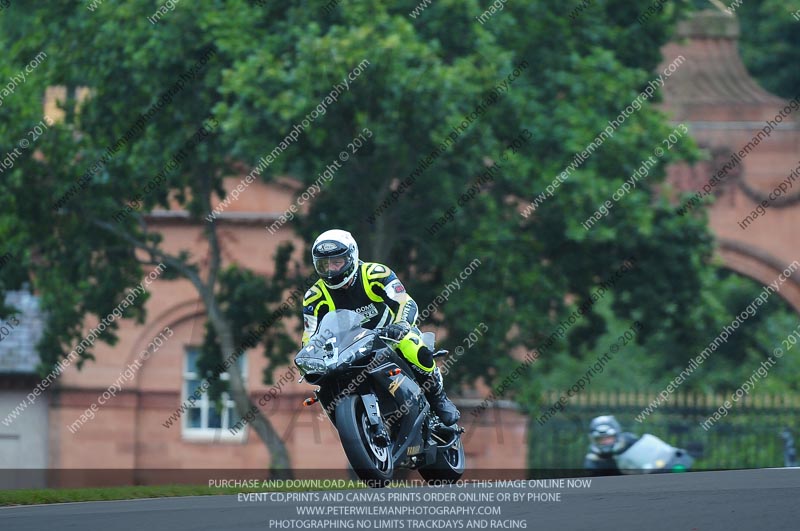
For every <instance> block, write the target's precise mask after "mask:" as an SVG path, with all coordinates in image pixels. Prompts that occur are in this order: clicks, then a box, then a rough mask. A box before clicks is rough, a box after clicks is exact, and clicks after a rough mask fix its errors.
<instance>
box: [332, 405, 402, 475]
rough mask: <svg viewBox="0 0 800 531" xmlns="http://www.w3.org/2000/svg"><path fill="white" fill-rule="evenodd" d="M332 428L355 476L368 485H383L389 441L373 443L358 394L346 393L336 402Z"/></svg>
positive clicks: (389, 468) (390, 470)
mask: <svg viewBox="0 0 800 531" xmlns="http://www.w3.org/2000/svg"><path fill="white" fill-rule="evenodd" d="M335 418H336V429H337V431H338V432H339V438H340V439H341V441H342V448H343V449H344V453H345V455H346V456H347V460H348V461H350V466H352V467H353V470H354V471H355V473H356V475H357V476H358V477H359V479H361V480H362V481H363V482H364V483H366V484H367V485H368V486H370V487H377V488H381V487H385V486H386V485H388V484H389V482H390V481H391V480H392V476H393V474H394V462H393V461H392V452H391V444H390V445H389V446H387V447H385V448H381V447H378V446H376V445H375V443H374V442H373V441H372V436H371V434H370V429H369V427H370V424H369V417H368V416H367V412H366V410H365V409H364V403H363V402H362V401H361V397H359V396H354V395H350V396H348V397H346V398H345V399H344V400H342V401H341V402H339V404H337V405H336V415H335Z"/></svg>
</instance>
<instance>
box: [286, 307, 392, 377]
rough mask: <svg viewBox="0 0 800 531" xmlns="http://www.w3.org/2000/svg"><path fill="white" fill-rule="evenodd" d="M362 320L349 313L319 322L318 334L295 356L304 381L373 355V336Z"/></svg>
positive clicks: (337, 312)
mask: <svg viewBox="0 0 800 531" xmlns="http://www.w3.org/2000/svg"><path fill="white" fill-rule="evenodd" d="M362 323H363V318H362V317H361V315H359V314H358V313H356V312H354V311H352V310H335V311H333V312H329V313H328V314H326V315H325V317H323V318H322V321H321V322H320V325H319V331H318V332H317V333H316V334H315V335H314V336H313V337H312V338H311V341H309V343H308V345H306V346H305V347H303V348H302V349H301V350H300V352H298V353H297V355H296V356H295V364H296V365H297V367H298V368H299V369H300V374H302V375H303V376H305V377H306V379H307V380H309V381H310V380H311V379H314V380H318V379H319V378H321V377H322V376H324V375H326V374H328V373H330V372H332V371H335V370H338V369H341V368H344V367H346V366H349V365H350V364H352V363H353V362H354V361H357V360H358V359H360V358H361V357H363V356H364V355H365V354H367V353H369V352H371V351H372V347H373V343H374V340H375V337H376V335H377V334H376V332H375V331H373V330H368V329H366V328H363V327H362V326H361V325H362Z"/></svg>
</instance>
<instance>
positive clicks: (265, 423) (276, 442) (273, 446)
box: [203, 293, 294, 479]
mask: <svg viewBox="0 0 800 531" xmlns="http://www.w3.org/2000/svg"><path fill="white" fill-rule="evenodd" d="M203 298H204V299H205V303H206V312H207V313H208V318H209V320H210V321H211V324H212V326H213V327H214V331H215V332H216V333H217V337H218V338H219V341H220V346H221V347H222V352H223V358H224V357H225V356H230V355H231V354H233V353H234V352H236V348H237V347H236V345H235V344H234V341H233V333H232V332H231V328H230V324H229V323H228V322H227V320H226V319H225V318H224V317H223V316H222V312H221V311H220V309H219V307H218V306H217V302H216V298H215V296H214V295H213V294H211V293H204V294H203ZM227 370H228V374H229V375H230V391H231V395H232V396H233V401H234V403H235V404H236V411H237V413H238V414H239V416H240V417H244V415H245V414H246V413H247V412H248V411H251V409H253V410H255V418H254V419H253V420H252V421H251V422H250V426H251V427H252V428H253V431H255V432H256V433H257V434H258V437H259V438H260V439H261V440H262V441H263V442H264V444H265V445H266V446H267V449H268V450H269V453H270V465H269V470H270V477H271V478H273V479H290V478H292V477H294V474H293V472H292V468H291V461H290V459H289V452H288V451H287V450H286V445H285V444H284V443H283V441H282V440H281V438H280V436H279V435H278V432H276V431H275V428H274V427H273V426H272V424H271V423H270V422H269V420H267V418H266V417H265V416H264V414H263V413H262V412H261V410H260V409H258V408H254V407H253V403H252V402H251V401H250V397H248V396H247V389H246V387H245V384H244V380H243V379H242V373H241V371H239V365H238V364H237V363H234V364H232V365H231V366H230V367H229V368H228V369H227Z"/></svg>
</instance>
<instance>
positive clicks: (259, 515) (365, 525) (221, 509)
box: [0, 469, 800, 531]
mask: <svg viewBox="0 0 800 531" xmlns="http://www.w3.org/2000/svg"><path fill="white" fill-rule="evenodd" d="M581 481H585V480H581ZM573 486H574V484H573ZM501 492H505V493H510V494H513V493H516V494H517V497H518V498H519V497H526V498H527V497H528V495H533V494H539V496H538V497H537V496H532V498H533V499H534V500H536V501H525V502H519V501H517V502H513V501H511V502H509V501H497V497H498V496H500V494H499V493H501ZM557 492H560V495H559V498H560V499H559V500H558V501H552V500H550V501H547V500H546V498H551V499H552V498H554V497H555V494H556V493H557ZM365 493H367V495H369V496H373V497H374V498H376V500H378V501H380V500H383V502H372V503H371V502H369V501H360V502H357V501H350V502H346V501H344V500H341V501H339V502H331V501H321V500H319V501H317V502H304V503H299V502H297V501H291V502H290V501H283V502H280V501H269V499H268V498H269V495H262V497H265V498H267V499H266V500H264V499H261V500H255V499H251V500H250V501H244V500H243V499H238V497H237V496H199V497H188V498H165V499H150V500H129V501H119V502H116V501H111V502H88V503H67V504H56V505H37V506H21V507H6V508H0V529H2V530H3V531H6V530H8V531H11V530H13V531H44V530H51V529H52V530H67V529H68V530H72V529H74V530H80V531H128V530H130V531H134V530H135V531H142V530H144V531H156V530H171V531H184V530H185V531H189V530H191V531H203V530H209V531H211V530H214V531H219V530H236V531H249V530H256V529H258V530H264V529H378V528H382V529H469V528H482V529H485V528H489V529H493V528H494V529H504V528H506V529H509V528H517V529H536V530H543V531H567V530H583V531H620V530H636V531H658V530H665V531H739V530H746V531H754V530H757V531H762V530H763V531H781V530H786V531H797V530H798V529H800V470H798V469H768V470H743V471H726V472H696V473H687V474H672V475H657V476H627V477H607V478H593V479H592V481H591V485H589V486H587V485H586V484H584V487H583V488H502V489H498V488H486V487H483V486H480V485H469V486H460V487H428V488H401V489H383V490H373V489H369V490H347V491H338V492H336V493H335V494H334V495H335V496H339V497H342V496H356V495H357V494H360V495H362V496H363V495H365ZM413 493H416V494H413ZM491 493H494V494H491ZM279 494H280V493H279ZM542 494H546V495H545V496H542ZM284 495H285V493H284ZM321 495H322V493H316V494H314V495H313V496H316V497H320V496H321ZM393 495H394V498H395V501H387V500H389V497H391V496H393ZM400 495H403V496H406V497H409V496H411V497H418V498H422V497H423V496H426V497H428V498H432V497H433V498H437V500H438V501H436V500H430V501H419V502H416V503H415V502H407V503H396V500H397V499H398V498H399V497H400ZM309 496H311V495H310V494H309ZM503 497H504V496H503ZM458 498H462V499H463V500H465V501H461V502H459V501H458ZM467 498H473V499H475V500H477V499H480V500H481V501H466V499H467ZM488 498H493V499H494V501H486V500H487V499H488ZM298 507H319V508H320V509H321V510H323V511H324V510H328V511H329V512H330V514H326V515H324V516H322V515H317V516H310V515H298V510H297V509H298ZM387 507H394V508H401V509H407V510H418V511H422V510H423V509H424V510H425V511H444V510H456V508H460V509H458V510H461V511H465V512H468V510H469V509H468V508H469V507H478V508H480V507H483V509H481V510H483V511H484V514H486V512H485V511H487V510H488V511H489V512H494V515H492V516H482V515H477V514H474V513H473V514H472V515H468V514H466V515H461V516H453V515H450V516H448V515H441V514H432V513H430V512H429V513H428V514H426V515H421V516H410V515H409V516H396V515H395V516H387V515H386V513H385V512H384V513H380V514H382V515H381V516H375V514H378V513H372V515H371V516H363V513H362V515H361V516H353V515H352V513H351V514H350V515H346V514H345V512H346V511H356V510H362V511H363V510H367V509H357V508H372V509H369V510H373V511H379V510H381V509H380V508H383V510H384V511H385V510H386V508H387ZM448 508H449V509H448ZM498 513H499V514H498ZM331 521H333V522H331ZM337 524H338V525H337ZM479 526H484V527H479Z"/></svg>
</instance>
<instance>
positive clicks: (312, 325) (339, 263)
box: [303, 229, 460, 426]
mask: <svg viewBox="0 0 800 531" xmlns="http://www.w3.org/2000/svg"><path fill="white" fill-rule="evenodd" d="M311 256H312V259H313V261H314V269H315V270H316V272H317V274H318V275H319V277H320V278H319V280H317V281H316V282H315V283H314V284H313V285H312V286H311V288H309V290H308V291H307V292H306V294H305V296H304V298H303V326H304V331H303V346H305V345H306V344H307V343H308V342H309V341H310V340H311V337H312V336H313V335H314V334H315V333H316V332H317V325H318V323H319V322H320V320H321V319H322V318H323V316H325V314H326V313H328V312H329V311H332V310H354V311H356V312H358V313H359V314H360V315H361V316H362V318H363V319H364V322H363V324H362V325H361V326H363V327H364V328H368V329H376V328H383V327H385V328H384V330H383V332H382V335H383V336H386V337H389V338H391V339H394V340H397V341H398V343H397V345H396V349H397V350H398V351H399V352H400V354H401V355H402V356H403V358H405V360H406V361H408V363H409V365H410V366H411V369H412V371H413V373H414V376H415V379H416V381H417V382H418V383H419V384H420V386H421V387H422V389H423V390H424V392H425V397H426V398H427V399H428V402H429V403H430V405H431V408H432V409H433V411H434V412H435V413H436V415H438V417H439V418H440V419H441V421H442V422H443V423H444V424H445V425H447V426H450V425H453V424H455V423H456V422H458V419H459V418H460V413H459V411H458V409H457V408H456V406H455V405H454V404H453V402H451V401H450V399H449V398H447V395H446V394H445V392H444V387H443V381H442V374H441V372H439V368H438V367H437V366H436V362H435V361H434V360H433V352H432V351H431V350H430V349H429V348H428V347H426V346H425V345H424V344H423V343H422V337H421V335H420V331H419V329H418V328H417V327H416V326H415V323H416V320H417V315H418V313H419V312H418V310H417V303H416V302H414V299H412V298H411V297H410V296H409V295H408V293H406V289H405V287H404V286H403V284H402V283H401V282H400V280H399V279H398V278H397V276H396V275H395V274H394V272H392V270H391V269H389V268H388V267H386V266H384V265H382V264H378V263H374V262H362V261H361V260H359V257H358V244H357V243H356V241H355V239H354V238H353V236H352V235H351V234H350V233H349V232H347V231H344V230H339V229H332V230H327V231H325V232H323V233H322V234H320V235H319V236H318V237H317V239H316V240H315V241H314V245H313V246H312V247H311Z"/></svg>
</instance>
